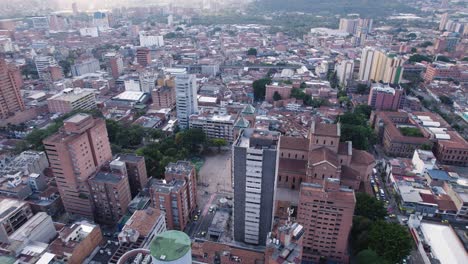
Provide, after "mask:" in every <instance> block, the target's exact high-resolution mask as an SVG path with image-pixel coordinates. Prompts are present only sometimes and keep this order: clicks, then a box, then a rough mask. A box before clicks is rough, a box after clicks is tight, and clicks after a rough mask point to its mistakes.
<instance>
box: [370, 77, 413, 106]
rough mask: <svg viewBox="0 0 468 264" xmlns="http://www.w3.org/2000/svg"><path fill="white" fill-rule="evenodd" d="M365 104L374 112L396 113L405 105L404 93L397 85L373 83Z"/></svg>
mask: <svg viewBox="0 0 468 264" xmlns="http://www.w3.org/2000/svg"><path fill="white" fill-rule="evenodd" d="M367 104H368V105H369V106H371V107H372V109H376V110H386V111H396V110H398V109H401V108H403V106H404V104H405V91H404V90H403V88H401V86H399V85H396V86H394V87H391V86H390V85H388V84H381V83H373V84H372V85H371V89H370V93H369V98H368V101H367Z"/></svg>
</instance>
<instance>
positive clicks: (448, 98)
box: [439, 95, 453, 106]
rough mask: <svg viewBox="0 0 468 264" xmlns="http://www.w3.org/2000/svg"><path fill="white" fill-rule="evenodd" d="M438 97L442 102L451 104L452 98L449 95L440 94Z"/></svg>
mask: <svg viewBox="0 0 468 264" xmlns="http://www.w3.org/2000/svg"><path fill="white" fill-rule="evenodd" d="M439 99H440V101H441V102H442V103H443V104H445V105H448V106H453V100H452V99H451V98H450V97H448V96H446V95H441V96H439Z"/></svg>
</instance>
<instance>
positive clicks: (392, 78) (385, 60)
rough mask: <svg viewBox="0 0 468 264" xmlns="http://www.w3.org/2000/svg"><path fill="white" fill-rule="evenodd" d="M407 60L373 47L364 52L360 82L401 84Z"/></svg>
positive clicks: (360, 69)
mask: <svg viewBox="0 0 468 264" xmlns="http://www.w3.org/2000/svg"><path fill="white" fill-rule="evenodd" d="M404 63H405V60H404V59H403V58H402V57H400V56H396V55H394V54H389V53H386V52H385V51H382V50H378V49H376V48H373V47H366V48H364V49H363V50H362V55H361V64H360V68H359V80H361V81H375V82H380V81H382V82H383V83H392V84H398V83H400V80H401V77H402V76H403V64H404Z"/></svg>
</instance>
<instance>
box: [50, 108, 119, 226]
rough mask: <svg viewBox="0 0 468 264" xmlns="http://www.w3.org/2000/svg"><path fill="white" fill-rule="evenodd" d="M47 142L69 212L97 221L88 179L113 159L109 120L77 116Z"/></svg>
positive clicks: (60, 189) (52, 164) (64, 202)
mask: <svg viewBox="0 0 468 264" xmlns="http://www.w3.org/2000/svg"><path fill="white" fill-rule="evenodd" d="M43 143H44V147H45V150H46V153H47V157H48V159H49V163H50V167H51V168H52V172H53V174H54V177H55V179H56V182H57V187H58V189H59V192H60V195H61V196H62V200H63V204H64V206H65V210H66V211H67V212H68V213H69V214H71V215H72V216H73V215H78V216H84V217H87V218H90V219H93V202H92V199H91V193H90V189H89V185H88V179H89V178H90V177H91V176H92V175H93V174H94V173H95V172H96V171H97V169H98V168H100V167H101V166H102V165H103V164H104V163H106V162H107V161H109V160H111V158H112V153H111V148H110V143H109V138H108V136H107V129H106V123H105V121H104V120H102V119H97V118H93V117H92V116H91V115H88V114H76V115H74V116H72V117H70V118H68V119H66V120H65V121H64V125H63V127H62V128H61V129H60V131H59V132H57V133H55V134H54V135H52V136H50V137H48V138H46V139H45V140H44V141H43Z"/></svg>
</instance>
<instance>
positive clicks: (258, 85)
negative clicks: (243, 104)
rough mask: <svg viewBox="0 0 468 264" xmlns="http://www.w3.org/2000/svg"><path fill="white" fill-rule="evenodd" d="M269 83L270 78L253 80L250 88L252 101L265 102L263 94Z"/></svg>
mask: <svg viewBox="0 0 468 264" xmlns="http://www.w3.org/2000/svg"><path fill="white" fill-rule="evenodd" d="M270 83H271V79H270V78H262V79H258V80H255V81H254V82H253V83H252V87H253V90H254V99H255V101H263V100H265V92H266V86H267V85H268V84H270Z"/></svg>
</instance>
